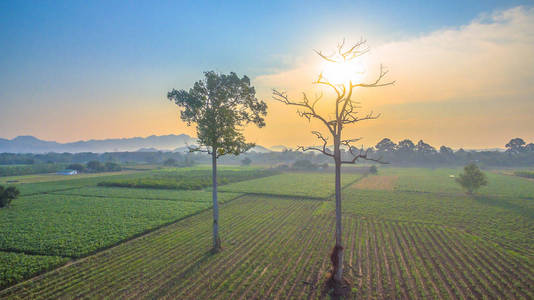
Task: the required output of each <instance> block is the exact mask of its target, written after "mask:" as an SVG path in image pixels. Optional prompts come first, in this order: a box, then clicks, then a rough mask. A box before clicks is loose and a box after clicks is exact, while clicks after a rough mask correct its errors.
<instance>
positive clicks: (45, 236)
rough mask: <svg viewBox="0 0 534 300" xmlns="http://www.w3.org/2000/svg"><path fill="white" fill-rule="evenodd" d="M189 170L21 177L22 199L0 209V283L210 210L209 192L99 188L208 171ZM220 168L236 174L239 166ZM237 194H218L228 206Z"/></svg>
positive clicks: (14, 279)
mask: <svg viewBox="0 0 534 300" xmlns="http://www.w3.org/2000/svg"><path fill="white" fill-rule="evenodd" d="M184 169H185V170H183V169H176V168H171V169H163V170H152V171H151V170H149V171H145V172H134V171H126V172H124V171H123V172H117V173H111V174H110V173H96V174H81V175H76V176H58V175H55V174H43V175H27V176H17V178H18V182H17V183H16V184H15V186H17V187H18V188H19V189H20V190H21V197H20V198H19V199H17V200H16V201H15V202H14V203H12V205H11V207H9V209H3V210H0V220H1V221H2V224H3V226H2V227H1V228H0V251H3V252H0V253H4V254H5V255H3V260H2V262H3V263H2V267H5V270H3V271H2V275H1V276H2V277H1V278H0V280H1V282H0V286H4V285H7V284H12V283H14V282H17V281H20V280H22V279H24V278H28V277H30V276H31V275H32V274H38V273H40V272H42V271H44V270H47V269H50V268H51V266H56V265H60V264H62V263H65V262H66V261H69V260H71V259H72V258H77V257H83V256H86V255H88V254H91V253H94V252H96V251H97V250H99V249H103V248H106V247H110V246H112V245H114V244H117V243H119V242H121V241H124V240H126V239H129V238H131V237H134V236H136V235H140V234H143V233H145V232H147V231H150V230H154V229H156V228H158V227H161V226H163V225H165V224H169V223H172V222H175V221H176V220H179V219H181V218H184V217H186V216H189V215H192V214H196V213H198V212H200V211H202V210H205V209H207V208H209V207H211V192H210V191H202V190H191V191H189V190H168V189H163V190H160V189H141V188H135V189H134V188H113V187H99V186H98V183H100V182H102V181H103V180H111V179H117V178H123V179H129V178H132V177H135V178H140V177H141V178H142V177H146V176H152V175H153V174H154V173H156V174H161V173H163V172H164V173H168V174H175V173H179V174H187V172H197V173H198V172H202V173H203V174H206V173H208V172H209V170H208V169H207V168H206V167H204V166H200V167H195V168H184ZM222 169H223V172H226V170H229V171H230V172H234V171H233V170H234V169H235V168H231V167H230V168H224V167H223V168H222ZM253 172H255V173H257V172H256V171H253ZM244 173H246V174H247V175H251V172H244ZM233 178H234V179H235V176H234V177H233ZM240 195H241V194H239V193H225V194H221V195H220V196H219V199H220V202H221V203H224V202H226V201H229V200H231V199H234V198H236V197H239V196H240ZM58 258H59V260H58ZM9 261H11V263H9ZM13 265H17V266H20V268H18V269H17V268H12V266H13Z"/></svg>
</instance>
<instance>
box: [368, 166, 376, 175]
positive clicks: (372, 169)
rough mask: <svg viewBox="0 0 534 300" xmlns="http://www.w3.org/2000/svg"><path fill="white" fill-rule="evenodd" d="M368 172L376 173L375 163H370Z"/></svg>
mask: <svg viewBox="0 0 534 300" xmlns="http://www.w3.org/2000/svg"><path fill="white" fill-rule="evenodd" d="M369 173H370V174H377V173H378V169H377V168H376V166H375V165H372V166H371V167H370V168H369Z"/></svg>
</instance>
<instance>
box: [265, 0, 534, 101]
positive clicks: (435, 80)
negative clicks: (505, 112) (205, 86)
mask: <svg viewBox="0 0 534 300" xmlns="http://www.w3.org/2000/svg"><path fill="white" fill-rule="evenodd" d="M371 46H373V45H371ZM532 53H534V9H532V8H525V7H515V8H511V9H508V10H504V11H497V12H494V13H492V14H485V15H481V16H479V17H478V18H476V19H475V20H473V21H472V22H471V23H469V24H468V25H465V26H461V27H457V28H448V29H443V30H439V31H435V32H431V33H429V34H426V35H423V36H419V37H415V38H410V39H406V40H401V41H394V42H389V43H386V44H382V45H378V46H376V47H373V48H372V49H371V53H370V54H369V55H368V57H366V60H367V64H368V69H369V73H368V75H367V80H372V79H373V76H376V72H375V71H377V70H378V68H379V65H380V63H383V64H384V65H385V66H387V67H388V69H389V70H390V73H389V76H390V78H391V79H395V80H397V84H396V85H395V87H392V88H387V89H378V90H363V89H362V90H360V91H358V96H360V97H361V98H362V100H363V101H365V102H367V103H368V105H371V104H372V105H373V106H374V105H382V104H391V103H406V102H427V101H446V100H449V99H455V100H456V99H465V100H469V101H473V100H475V101H483V100H485V99H488V98H495V97H501V98H503V101H505V100H506V99H509V98H510V97H514V96H516V95H521V94H522V95H532V94H533V93H534V72H533V71H532V70H534V55H532ZM320 63H321V61H320V58H319V57H317V56H310V58H308V59H306V61H305V62H302V63H301V64H299V65H298V66H296V67H295V68H293V69H289V70H286V71H282V72H278V73H275V74H268V75H263V76H259V77H257V78H256V79H255V82H256V84H257V85H259V86H261V87H276V88H281V89H286V90H288V91H289V92H290V93H296V92H297V91H302V90H305V91H306V90H310V89H311V85H310V83H311V82H312V81H313V80H314V79H315V76H316V74H318V73H319V72H320V70H319V67H318V66H319V65H320ZM260 90H261V91H263V92H268V89H260Z"/></svg>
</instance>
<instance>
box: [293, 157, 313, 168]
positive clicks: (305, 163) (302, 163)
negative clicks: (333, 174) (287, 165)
mask: <svg viewBox="0 0 534 300" xmlns="http://www.w3.org/2000/svg"><path fill="white" fill-rule="evenodd" d="M291 168H293V170H315V169H317V165H315V164H314V163H312V162H311V161H309V160H307V159H299V160H297V161H296V162H294V163H293V165H292V166H291Z"/></svg>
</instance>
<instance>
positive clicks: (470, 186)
mask: <svg viewBox="0 0 534 300" xmlns="http://www.w3.org/2000/svg"><path fill="white" fill-rule="evenodd" d="M456 182H458V183H459V184H460V185H461V186H462V188H464V189H465V190H466V191H467V193H468V194H473V192H474V191H476V190H478V189H479V188H480V187H481V186H485V185H487V184H488V181H487V179H486V175H485V174H484V173H482V172H481V171H480V169H479V168H478V167H477V165H475V164H469V165H467V166H465V167H464V172H463V173H461V174H460V175H458V178H456Z"/></svg>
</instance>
